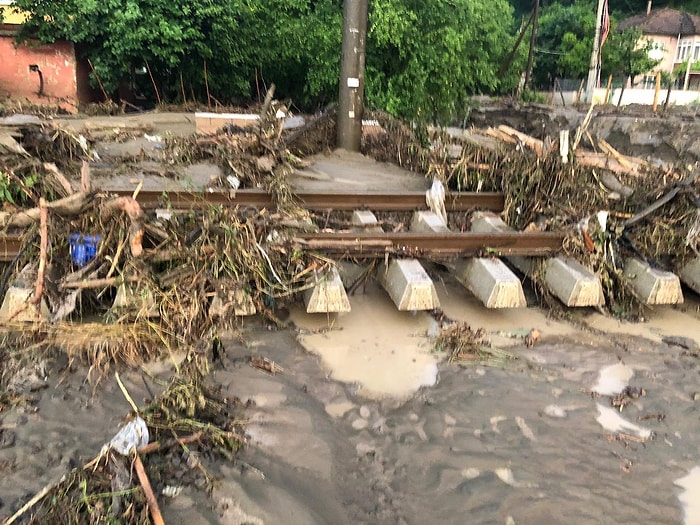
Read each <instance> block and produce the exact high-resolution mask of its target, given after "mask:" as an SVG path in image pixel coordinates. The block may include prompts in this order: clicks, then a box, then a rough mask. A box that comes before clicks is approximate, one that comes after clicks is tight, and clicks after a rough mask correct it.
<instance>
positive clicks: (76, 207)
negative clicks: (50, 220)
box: [0, 192, 92, 228]
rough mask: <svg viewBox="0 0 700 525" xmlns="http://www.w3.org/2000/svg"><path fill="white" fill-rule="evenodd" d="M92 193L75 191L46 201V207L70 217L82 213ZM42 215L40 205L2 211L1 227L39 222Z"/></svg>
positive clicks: (20, 226) (0, 217) (18, 226)
mask: <svg viewBox="0 0 700 525" xmlns="http://www.w3.org/2000/svg"><path fill="white" fill-rule="evenodd" d="M91 199H92V194H89V193H83V192H79V193H74V194H73V195H69V196H68V197H65V198H63V199H59V200H57V201H53V202H48V203H46V207H47V208H48V209H49V210H51V212H52V213H54V214H56V215H61V216H64V217H69V216H73V215H78V214H80V213H81V212H82V211H83V210H84V209H85V207H86V206H87V205H88V204H89V203H90V200H91ZM40 217H41V209H40V208H39V207H36V208H31V209H29V210H23V211H20V212H16V213H8V212H0V227H1V228H8V227H11V228H25V227H27V226H29V225H31V224H34V223H35V222H37V221H38V220H39V219H40Z"/></svg>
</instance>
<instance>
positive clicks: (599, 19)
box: [586, 0, 605, 102]
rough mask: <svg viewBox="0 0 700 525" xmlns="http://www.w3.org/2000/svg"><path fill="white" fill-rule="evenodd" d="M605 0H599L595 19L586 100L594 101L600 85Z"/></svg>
mask: <svg viewBox="0 0 700 525" xmlns="http://www.w3.org/2000/svg"><path fill="white" fill-rule="evenodd" d="M604 4H605V0H598V14H597V15H596V20H595V37H594V38H593V52H592V53H591V66H590V68H589V70H588V83H587V84H586V102H592V101H593V93H594V91H595V88H596V87H597V86H598V74H599V71H598V64H599V63H600V28H601V26H602V25H603V5H604Z"/></svg>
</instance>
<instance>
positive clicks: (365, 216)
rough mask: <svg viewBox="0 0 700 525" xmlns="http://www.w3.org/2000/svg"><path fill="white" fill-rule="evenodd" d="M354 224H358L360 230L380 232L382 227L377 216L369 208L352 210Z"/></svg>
mask: <svg viewBox="0 0 700 525" xmlns="http://www.w3.org/2000/svg"><path fill="white" fill-rule="evenodd" d="M352 224H353V226H357V230H358V231H363V232H371V233H379V232H381V231H382V227H381V226H379V224H378V221H377V217H376V216H375V215H374V213H372V212H371V211H369V210H355V211H353V212H352Z"/></svg>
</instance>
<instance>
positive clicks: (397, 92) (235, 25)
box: [16, 0, 522, 122]
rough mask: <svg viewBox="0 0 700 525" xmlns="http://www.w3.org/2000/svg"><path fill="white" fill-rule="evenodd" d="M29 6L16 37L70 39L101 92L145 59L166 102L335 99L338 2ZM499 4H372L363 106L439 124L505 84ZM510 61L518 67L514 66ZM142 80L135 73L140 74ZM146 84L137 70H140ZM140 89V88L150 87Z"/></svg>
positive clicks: (158, 0)
mask: <svg viewBox="0 0 700 525" xmlns="http://www.w3.org/2000/svg"><path fill="white" fill-rule="evenodd" d="M16 4H17V5H18V7H20V8H22V9H24V10H26V11H27V12H29V13H31V15H30V18H29V20H28V22H27V24H25V26H24V28H23V30H22V34H21V36H22V37H23V38H29V37H33V38H38V39H40V40H41V41H42V42H51V41H54V40H56V39H67V40H71V41H73V42H74V43H75V44H76V49H77V50H78V52H79V54H80V55H81V56H82V57H86V58H89V59H90V60H91V62H92V64H93V65H94V68H95V71H96V73H97V75H98V76H99V78H100V79H101V81H102V83H103V84H104V85H105V87H106V89H107V90H108V91H110V92H114V90H115V89H116V88H117V86H118V85H119V84H120V83H122V82H124V81H128V80H130V79H131V78H133V72H134V71H135V70H140V69H141V68H143V67H144V66H147V67H148V68H149V70H150V72H151V73H152V74H153V77H154V79H155V83H156V84H157V85H158V88H159V91H160V93H161V95H162V96H163V98H164V99H166V100H177V99H178V98H179V97H180V96H181V93H182V91H183V89H182V87H183V86H182V85H181V81H180V79H181V78H182V79H183V83H184V84H185V86H184V88H185V89H184V91H185V96H187V97H189V95H190V93H191V92H194V93H196V94H197V97H198V99H199V100H206V99H205V97H204V93H205V76H204V71H203V70H204V64H205V63H206V66H207V76H206V81H207V82H208V88H209V90H210V92H211V94H212V95H213V96H215V97H216V98H217V99H218V100H220V101H222V102H236V101H246V100H249V99H250V98H251V96H252V97H255V96H257V95H258V93H260V94H261V95H262V94H263V93H262V92H263V91H264V89H265V87H266V86H267V85H268V84H269V83H272V82H274V83H275V84H276V86H277V92H276V94H277V96H278V97H281V98H286V97H291V98H293V100H294V102H295V103H296V104H297V105H298V106H301V107H304V108H315V107H318V106H320V105H323V104H325V103H327V102H329V101H332V100H335V99H337V96H338V76H339V70H340V47H341V34H342V32H341V28H342V5H343V1H342V0H216V1H215V0H101V1H98V0H62V1H60V2H57V1H55V0H16ZM513 26H514V24H513V17H512V8H511V7H510V5H509V4H508V0H489V1H488V2H484V1H482V0H432V1H429V0H372V1H371V2H370V13H369V30H368V40H367V59H366V64H367V70H366V95H367V101H368V103H369V105H370V106H374V107H378V108H382V109H386V110H388V111H390V112H391V113H393V114H395V115H397V116H402V117H410V118H426V119H431V120H436V119H438V120H440V121H443V122H444V121H448V120H450V119H454V118H456V117H458V116H459V115H460V113H462V114H463V113H464V111H465V109H464V108H465V105H466V104H467V98H468V97H469V95H472V94H475V93H493V92H499V91H507V90H509V89H511V88H512V87H513V86H514V85H515V84H516V83H517V80H518V76H519V72H520V71H521V70H522V57H521V55H519V56H518V57H517V58H516V62H515V63H514V65H513V67H511V68H510V70H509V73H508V75H506V76H505V77H504V78H501V77H499V75H498V74H497V72H498V70H499V68H500V66H501V64H502V63H503V60H504V58H505V55H506V54H507V52H508V51H509V50H510V48H511V44H512V42H513V40H514V36H513V34H512V33H513V32H514V27H513ZM518 60H520V62H518ZM141 78H142V79H143V78H144V77H141ZM145 78H146V79H147V77H145ZM144 85H145V87H147V88H149V89H150V82H146V83H145V84H144Z"/></svg>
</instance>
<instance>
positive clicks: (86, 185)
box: [80, 160, 92, 193]
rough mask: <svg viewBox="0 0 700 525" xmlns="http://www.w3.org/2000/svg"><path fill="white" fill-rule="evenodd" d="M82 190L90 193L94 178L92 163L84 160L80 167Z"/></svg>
mask: <svg viewBox="0 0 700 525" xmlns="http://www.w3.org/2000/svg"><path fill="white" fill-rule="evenodd" d="M80 191H82V192H85V193H89V192H90V191H92V179H91V176H90V164H88V161H86V160H84V161H83V165H82V166H81V167H80Z"/></svg>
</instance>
